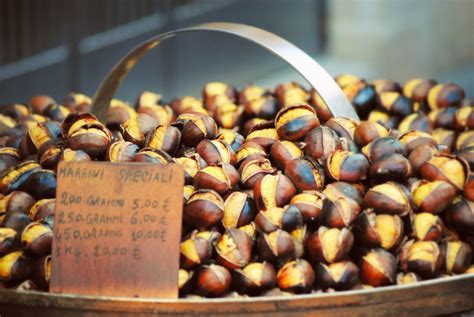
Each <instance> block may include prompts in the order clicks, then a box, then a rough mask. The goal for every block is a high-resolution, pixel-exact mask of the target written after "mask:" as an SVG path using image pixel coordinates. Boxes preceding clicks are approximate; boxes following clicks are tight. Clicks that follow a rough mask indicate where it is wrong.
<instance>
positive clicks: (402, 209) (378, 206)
mask: <svg viewBox="0 0 474 317" xmlns="http://www.w3.org/2000/svg"><path fill="white" fill-rule="evenodd" d="M364 204H365V206H366V207H368V208H373V209H374V211H375V212H376V213H382V214H391V215H399V216H405V215H407V214H408V213H409V212H410V211H412V210H413V207H412V205H413V202H412V197H411V194H410V192H409V191H408V189H407V188H406V187H405V186H403V185H401V184H398V183H395V182H387V183H383V184H380V185H376V186H374V187H372V188H370V189H369V190H368V191H367V193H366V194H365V196H364Z"/></svg>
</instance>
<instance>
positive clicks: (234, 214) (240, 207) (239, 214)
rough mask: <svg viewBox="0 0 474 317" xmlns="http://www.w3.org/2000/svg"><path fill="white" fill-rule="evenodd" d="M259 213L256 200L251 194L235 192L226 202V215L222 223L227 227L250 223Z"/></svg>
mask: <svg viewBox="0 0 474 317" xmlns="http://www.w3.org/2000/svg"><path fill="white" fill-rule="evenodd" d="M256 215H257V209H256V207H255V203H254V200H253V199H252V197H250V195H249V194H247V193H243V192H238V191H236V192H233V193H231V194H230V195H229V196H227V198H226V199H225V202H224V217H223V218H222V225H223V226H224V228H226V229H230V228H238V227H242V226H246V225H248V224H249V223H250V222H252V221H253V220H254V218H255V216H256Z"/></svg>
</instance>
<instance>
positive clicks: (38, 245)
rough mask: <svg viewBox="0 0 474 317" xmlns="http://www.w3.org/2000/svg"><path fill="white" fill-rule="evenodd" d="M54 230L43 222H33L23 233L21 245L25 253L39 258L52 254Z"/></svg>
mask: <svg viewBox="0 0 474 317" xmlns="http://www.w3.org/2000/svg"><path fill="white" fill-rule="evenodd" d="M52 242H53V230H52V229H51V228H50V227H49V226H48V225H46V224H43V223H41V222H32V223H30V224H29V225H27V226H26V227H25V228H24V229H23V231H22V233H21V244H22V245H23V247H24V249H25V251H27V252H28V253H30V254H34V255H37V256H42V255H47V254H50V253H51V245H52Z"/></svg>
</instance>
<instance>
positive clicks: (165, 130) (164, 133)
mask: <svg viewBox="0 0 474 317" xmlns="http://www.w3.org/2000/svg"><path fill="white" fill-rule="evenodd" d="M180 140H181V132H180V131H179V129H178V128H176V127H173V126H158V127H156V128H154V129H153V130H151V131H150V132H149V133H148V134H147V136H146V139H145V146H146V147H150V148H152V149H158V150H162V151H165V152H167V153H168V154H170V155H174V154H175V153H176V151H177V150H178V147H179V144H180Z"/></svg>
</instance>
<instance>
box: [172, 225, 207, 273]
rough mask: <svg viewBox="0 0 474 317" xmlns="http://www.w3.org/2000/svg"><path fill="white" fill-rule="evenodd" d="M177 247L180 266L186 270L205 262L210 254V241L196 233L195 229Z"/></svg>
mask: <svg viewBox="0 0 474 317" xmlns="http://www.w3.org/2000/svg"><path fill="white" fill-rule="evenodd" d="M179 248H180V267H182V268H184V269H187V270H189V269H194V268H196V267H197V266H199V265H202V264H204V263H206V262H207V261H208V260H209V259H210V258H211V256H212V245H211V243H210V242H209V241H208V240H207V239H205V238H203V237H200V236H199V235H197V231H194V232H193V233H192V234H191V236H190V237H189V238H187V239H185V240H184V241H182V242H181V243H180V245H179Z"/></svg>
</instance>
